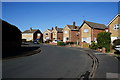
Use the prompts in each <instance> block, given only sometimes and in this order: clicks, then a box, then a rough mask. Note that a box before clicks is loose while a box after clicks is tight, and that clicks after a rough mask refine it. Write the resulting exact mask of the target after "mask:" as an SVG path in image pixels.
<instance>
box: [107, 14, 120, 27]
mask: <svg viewBox="0 0 120 80" xmlns="http://www.w3.org/2000/svg"><path fill="white" fill-rule="evenodd" d="M118 16H119V17H120V13H119V14H117V15H116V16H115V17H114V18H113V19H112V20H111V21H110V22H109V23H108V24H107V26H108V25H110V24H111V23H112V22H113V21H114V20H115V19H116V18H117V17H118Z"/></svg>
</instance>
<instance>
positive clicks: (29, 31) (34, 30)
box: [22, 29, 39, 33]
mask: <svg viewBox="0 0 120 80" xmlns="http://www.w3.org/2000/svg"><path fill="white" fill-rule="evenodd" d="M38 30H39V29H31V30H25V31H24V32H22V33H35V32H36V31H38Z"/></svg>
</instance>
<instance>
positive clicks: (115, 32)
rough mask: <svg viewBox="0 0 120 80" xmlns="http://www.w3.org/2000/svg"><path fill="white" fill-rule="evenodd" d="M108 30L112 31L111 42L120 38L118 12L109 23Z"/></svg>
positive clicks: (119, 17) (119, 16)
mask: <svg viewBox="0 0 120 80" xmlns="http://www.w3.org/2000/svg"><path fill="white" fill-rule="evenodd" d="M108 31H109V32H110V33H111V42H113V41H114V40H115V39H120V14H117V15H116V16H115V17H114V18H113V19H112V20H111V21H110V22H109V24H108Z"/></svg>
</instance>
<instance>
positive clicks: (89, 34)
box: [79, 20, 107, 45]
mask: <svg viewBox="0 0 120 80" xmlns="http://www.w3.org/2000/svg"><path fill="white" fill-rule="evenodd" d="M106 30H107V28H106V26H105V25H104V24H99V23H93V22H89V21H85V20H84V21H83V23H82V25H81V27H80V29H79V31H80V36H79V37H80V42H81V43H80V45H82V43H83V42H86V43H88V44H90V43H91V41H96V37H97V35H98V33H100V32H104V31H106Z"/></svg>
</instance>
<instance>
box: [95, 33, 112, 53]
mask: <svg viewBox="0 0 120 80" xmlns="http://www.w3.org/2000/svg"><path fill="white" fill-rule="evenodd" d="M110 35H111V33H109V32H101V33H99V34H98V35H97V43H98V47H101V48H103V47H104V48H106V52H109V51H110V43H111V38H110Z"/></svg>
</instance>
